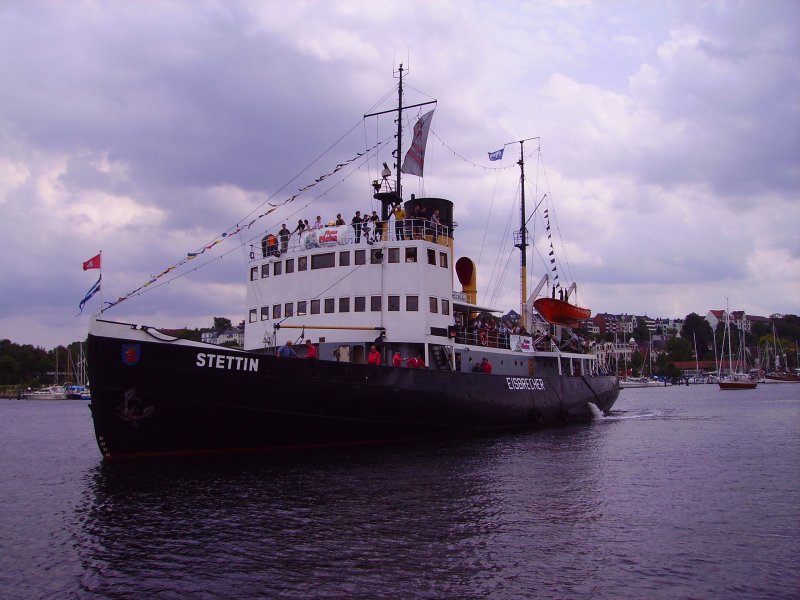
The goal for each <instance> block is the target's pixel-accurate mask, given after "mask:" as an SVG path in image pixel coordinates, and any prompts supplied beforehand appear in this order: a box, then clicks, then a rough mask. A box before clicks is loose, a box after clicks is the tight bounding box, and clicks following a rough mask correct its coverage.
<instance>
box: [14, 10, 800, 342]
mask: <svg viewBox="0 0 800 600" xmlns="http://www.w3.org/2000/svg"><path fill="white" fill-rule="evenodd" d="M401 63H402V64H403V65H404V69H406V75H405V78H404V87H405V98H404V101H405V103H406V104H413V103H420V102H426V101H430V100H436V102H437V104H436V105H435V107H436V111H435V113H434V118H433V124H432V126H431V133H430V135H429V138H428V146H427V152H426V162H425V172H424V175H425V176H424V177H422V178H417V177H413V176H408V175H407V176H404V178H403V183H404V194H405V196H406V198H408V197H409V195H410V194H411V193H415V194H417V195H418V196H420V195H427V196H433V197H444V198H448V199H450V200H452V201H453V202H454V204H455V219H456V221H457V222H458V227H457V228H456V230H455V251H456V256H457V257H459V256H465V255H466V256H470V257H471V258H472V259H473V260H475V261H476V263H477V265H478V276H479V278H478V282H479V285H478V301H479V303H481V304H486V303H491V305H492V306H495V307H497V308H500V309H503V310H508V309H511V308H518V303H519V273H518V268H519V256H518V255H517V254H513V241H512V239H511V233H510V232H511V230H514V229H518V228H519V206H518V204H517V202H518V199H519V170H518V167H517V165H516V161H517V160H518V159H519V156H520V145H519V144H515V143H513V142H515V141H517V140H520V139H525V138H537V139H533V140H530V141H528V142H526V143H525V145H524V147H523V152H524V154H523V157H524V158H525V171H526V186H525V190H526V205H527V206H526V207H527V209H528V210H527V212H528V217H529V221H528V225H527V227H528V231H529V232H530V233H531V234H532V235H533V236H534V238H533V239H534V242H535V248H533V249H532V250H531V253H530V255H529V258H528V262H529V267H530V268H529V274H528V279H529V282H530V283H531V284H533V285H535V284H536V283H537V282H538V281H539V279H540V277H541V276H543V275H544V274H545V273H548V272H549V263H548V262H547V261H546V258H543V257H546V255H547V252H548V251H549V241H552V242H553V246H554V252H555V255H556V257H557V260H558V262H557V266H558V269H559V270H558V273H559V275H560V280H561V281H562V282H564V283H567V282H570V281H573V280H574V281H575V282H577V285H578V293H577V302H578V303H579V304H581V305H583V306H587V307H589V308H591V310H592V312H593V313H597V312H610V313H628V314H637V315H648V316H651V317H667V318H683V317H685V316H686V315H687V314H689V313H692V312H696V313H698V314H701V315H705V314H706V313H707V312H708V311H709V310H711V309H719V308H725V306H726V302H727V303H728V305H729V307H730V309H731V310H744V311H746V312H747V313H748V314H752V315H764V316H768V315H770V314H773V313H784V314H800V2H797V1H796V0H750V1H719V2H701V1H694V0H691V1H690V0H685V1H676V2H669V1H661V2H657V1H651V2H641V1H636V0H630V1H627V0H604V1H599V2H594V1H589V0H584V1H581V0H576V1H574V2H573V1H566V0H560V1H550V2H548V1H531V2H515V1H511V0H505V1H497V0H494V1H487V2H478V1H469V0H453V1H449V0H424V1H417V0H404V1H402V2H396V1H395V2H388V1H376V0H371V1H350V2H343V1H342V2H335V1H325V2H323V1H321V0H320V1H306V2H303V1H291V2H289V1H287V2H283V1H269V0H266V1H264V0H262V1H254V2H243V1H242V2H235V1H231V2H222V1H203V0H192V1H185V2H182V1H180V0H174V1H169V2H167V1H163V2H161V1H157V0H153V1H149V2H125V1H119V2H114V1H108V2H97V1H85V2H84V1H79V0H76V1H73V2H56V1H52V2H38V1H30V2H16V1H3V2H0V80H2V82H3V83H2V86H0V240H2V248H3V251H4V252H3V255H4V260H2V261H0V282H2V293H0V339H2V338H8V339H10V340H11V341H13V342H16V343H20V344H33V345H36V346H41V347H44V348H48V349H49V348H53V347H55V346H56V345H59V344H68V343H71V342H73V341H77V340H82V339H84V338H85V336H86V333H87V327H88V323H89V315H90V314H91V313H92V312H95V311H96V310H98V308H99V305H100V304H99V303H100V301H101V300H102V301H104V302H109V301H114V300H116V299H118V298H120V297H126V296H127V295H128V294H129V293H130V292H131V291H134V290H139V288H141V286H142V285H144V284H145V283H146V282H147V281H149V280H150V279H152V278H153V277H154V276H157V275H159V274H161V273H162V272H163V271H164V270H166V269H167V268H169V267H170V266H173V265H176V264H179V263H181V262H183V263H184V264H182V265H181V266H179V268H177V269H175V270H174V271H171V272H170V273H169V274H168V275H166V276H161V277H159V278H158V279H157V281H156V282H155V283H153V284H151V285H150V286H147V287H146V288H143V290H140V291H139V292H138V293H136V294H133V295H131V296H129V297H127V298H126V299H125V300H124V301H123V302H120V303H119V304H117V305H115V306H114V307H112V308H110V309H108V310H107V311H106V312H105V313H104V315H105V316H106V317H108V318H110V319H114V320H122V321H125V322H136V323H143V324H147V325H152V326H156V327H166V328H178V327H206V326H210V325H211V324H212V319H213V317H215V316H224V317H227V318H230V319H231V320H232V321H233V322H239V321H241V320H242V319H244V317H245V314H246V307H245V305H244V304H245V285H246V280H247V253H248V252H249V247H250V244H252V243H255V241H256V240H258V239H260V237H261V236H262V235H263V234H264V232H265V231H266V230H268V229H271V230H277V229H278V228H279V227H280V224H281V223H282V222H287V223H290V224H291V223H293V222H296V220H297V219H298V218H300V217H302V218H305V219H309V220H311V221H313V219H314V218H315V216H316V215H322V216H323V217H324V218H325V219H326V220H327V219H329V218H333V217H334V216H335V214H336V213H342V214H343V216H344V217H345V219H346V220H348V221H349V219H350V217H351V216H352V214H353V213H354V212H355V210H361V211H364V210H372V209H375V208H377V206H376V203H375V201H373V200H372V197H371V193H372V188H371V185H370V184H371V182H372V180H373V179H375V178H376V177H377V176H378V175H377V174H378V172H379V170H380V168H381V163H382V162H384V161H387V162H389V163H390V164H392V167H393V160H394V159H393V157H392V156H391V153H390V152H391V147H392V143H393V142H392V141H391V136H392V132H393V130H394V128H395V127H396V126H395V124H394V122H393V118H392V116H391V115H389V116H382V117H369V118H364V115H365V114H367V113H369V112H373V111H377V110H388V109H390V108H392V106H393V102H394V101H395V98H396V97H395V96H394V95H393V94H394V93H395V92H393V90H394V88H395V87H396V85H397V79H396V73H397V68H398V66H399V65H400V64H401ZM428 109H429V108H422V109H411V110H409V111H407V113H406V114H405V116H404V118H403V125H404V128H405V131H406V132H407V133H406V134H405V136H406V137H405V140H406V143H405V144H404V148H403V152H405V150H406V148H407V141H408V140H410V135H409V134H408V132H409V131H410V130H411V128H412V127H413V124H414V122H415V121H416V119H417V118H418V117H419V115H420V114H421V112H422V111H425V110H428ZM385 142H388V144H387V143H385ZM509 143H510V144H509ZM506 144H509V145H507V146H506ZM374 146H378V147H379V148H378V151H377V152H375V151H371V150H370V151H369V152H366V154H365V155H364V156H362V157H361V158H359V159H357V160H355V161H353V162H350V163H348V166H347V167H346V168H343V169H341V170H340V171H338V172H337V173H335V174H333V175H332V176H330V177H329V178H326V179H325V180H324V181H323V182H321V183H320V184H317V185H315V186H313V187H312V188H310V189H308V190H306V192H304V193H302V194H300V195H298V196H297V197H296V198H295V199H294V200H293V201H291V202H288V203H287V202H285V201H286V200H287V199H288V198H289V197H291V196H292V195H293V194H295V193H297V191H298V190H299V189H300V188H303V187H305V186H307V185H308V184H310V183H312V182H314V180H315V179H317V178H319V177H320V176H322V175H324V174H328V173H331V172H332V171H333V169H334V168H335V166H336V165H337V164H339V163H343V162H345V161H349V160H350V159H351V158H353V157H355V156H356V155H357V154H358V153H360V152H365V151H367V150H369V149H371V148H373V147H374ZM503 147H505V154H504V158H503V160H502V161H496V162H490V161H489V160H488V152H491V151H494V150H498V149H500V148H503ZM392 170H394V168H393V169H392ZM274 205H277V206H278V208H277V209H276V210H275V211H273V212H272V213H270V214H269V215H267V216H264V217H261V218H258V219H257V220H256V223H255V224H253V225H251V226H250V227H249V228H247V227H244V228H243V229H242V231H240V232H239V233H236V234H235V235H231V236H229V237H226V238H220V236H221V234H222V233H223V232H230V231H234V230H235V229H236V228H238V227H239V226H246V225H247V224H248V223H249V222H250V221H251V220H252V219H253V218H256V217H258V216H259V215H263V214H264V213H265V212H266V210H267V209H269V208H271V207H272V206H274ZM534 209H535V210H534ZM545 209H547V211H548V212H547V216H548V217H549V219H550V224H551V235H552V237H551V238H550V240H548V238H547V235H546V233H545V216H544V210H545ZM217 239H222V242H221V243H219V244H217V245H216V246H214V247H213V248H211V249H210V250H208V251H206V252H204V253H203V254H202V255H201V256H200V257H198V258H197V259H193V260H191V261H188V262H187V261H185V259H186V257H187V254H188V253H189V252H197V251H198V249H202V248H203V247H204V246H205V245H208V244H210V243H212V242H213V241H215V240H217ZM101 250H102V253H103V254H102V256H103V269H102V276H103V283H102V291H101V294H99V295H98V296H95V298H93V299H92V300H90V301H89V302H88V303H87V305H86V307H85V309H84V311H83V314H81V315H79V311H78V303H79V302H80V300H81V299H82V298H83V297H84V294H85V293H86V292H87V290H88V289H89V288H90V287H91V286H92V284H93V283H94V282H95V281H96V279H97V276H98V274H99V272H98V271H97V270H88V271H83V269H82V263H83V262H84V261H86V260H88V259H90V258H91V257H93V256H95V255H96V254H97V253H98V252H99V251H101ZM100 295H102V298H100V297H99V296H100Z"/></svg>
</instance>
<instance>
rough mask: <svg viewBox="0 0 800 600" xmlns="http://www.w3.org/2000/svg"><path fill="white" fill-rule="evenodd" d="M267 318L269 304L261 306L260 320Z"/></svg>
mask: <svg viewBox="0 0 800 600" xmlns="http://www.w3.org/2000/svg"><path fill="white" fill-rule="evenodd" d="M268 319H269V306H262V307H261V320H262V321H266V320H268Z"/></svg>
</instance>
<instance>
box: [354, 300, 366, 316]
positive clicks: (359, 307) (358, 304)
mask: <svg viewBox="0 0 800 600" xmlns="http://www.w3.org/2000/svg"><path fill="white" fill-rule="evenodd" d="M366 310H367V297H366V296H356V298H355V311H356V312H366Z"/></svg>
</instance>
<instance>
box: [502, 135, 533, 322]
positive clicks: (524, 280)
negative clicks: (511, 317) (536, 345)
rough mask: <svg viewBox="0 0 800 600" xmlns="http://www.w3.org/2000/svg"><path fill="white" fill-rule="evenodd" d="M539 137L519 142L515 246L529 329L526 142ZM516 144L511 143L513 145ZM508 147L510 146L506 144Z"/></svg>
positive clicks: (521, 302) (522, 305) (522, 309)
mask: <svg viewBox="0 0 800 600" xmlns="http://www.w3.org/2000/svg"><path fill="white" fill-rule="evenodd" d="M538 139H539V138H538V137H532V138H525V139H524V140H517V142H518V143H519V160H518V161H517V164H518V165H519V187H520V197H519V204H520V206H519V215H520V219H519V231H517V232H515V233H514V242H515V243H514V246H516V247H517V248H519V252H520V259H519V306H520V315H521V316H520V319H521V321H522V326H523V327H524V328H526V329H527V327H528V323H527V317H526V314H525V313H526V310H525V307H526V306H527V301H528V273H527V271H528V245H529V244H528V230H527V229H526V228H525V142H528V141H530V140H538ZM513 143H514V142H509V144H513ZM506 146H508V144H506Z"/></svg>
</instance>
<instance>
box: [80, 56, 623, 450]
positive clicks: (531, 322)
mask: <svg viewBox="0 0 800 600" xmlns="http://www.w3.org/2000/svg"><path fill="white" fill-rule="evenodd" d="M398 73H399V78H398V79H399V81H398V94H397V96H398V103H397V106H396V107H395V108H393V109H392V112H395V113H396V115H397V119H398V123H400V122H401V121H402V119H400V115H401V114H402V112H403V110H405V109H407V108H411V106H406V107H404V106H403V75H404V72H403V67H402V65H401V66H400V68H399V70H398ZM424 104H426V103H422V104H420V105H413V106H422V105H424ZM384 112H389V111H384ZM373 114H380V113H373ZM368 116H370V115H365V117H368ZM396 137H397V150H396V153H394V152H393V154H394V155H395V156H396V157H398V163H399V157H400V156H402V155H401V144H402V133H401V129H400V126H399V125H398V135H397V136H396ZM524 141H525V140H523V141H520V163H519V164H520V177H521V182H522V184H523V185H522V186H521V187H522V190H523V191H522V194H523V201H522V211H521V212H522V217H523V219H524V218H525V208H524V206H525V205H524V155H523V150H522V149H523V143H524ZM394 166H395V168H396V170H395V178H392V171H391V168H390V167H389V166H388V164H386V163H384V169H383V172H382V174H381V175H382V179H378V180H375V181H374V182H373V197H372V199H373V200H375V201H377V203H379V204H380V210H381V214H380V215H379V219H377V220H375V221H371V222H370V225H371V230H369V231H367V230H364V229H361V230H360V229H359V227H358V226H357V225H356V226H355V227H354V226H353V225H352V224H345V225H341V224H339V225H336V224H332V225H329V226H326V227H323V228H319V229H313V230H311V231H308V230H306V231H304V232H302V234H299V235H296V236H293V237H292V240H291V243H289V244H287V245H285V246H282V247H280V248H275V247H273V246H272V245H270V246H267V244H266V242H265V243H264V244H263V245H260V244H254V245H251V250H250V253H249V258H245V262H246V265H245V267H244V268H243V274H244V276H245V279H246V282H247V292H246V298H245V302H246V311H245V315H246V318H245V331H244V342H243V348H242V349H237V348H229V347H223V346H218V345H214V344H209V343H203V342H198V341H192V340H187V339H180V338H176V337H174V336H172V335H168V334H167V333H165V332H163V331H161V330H159V329H157V328H154V327H150V326H148V325H145V324H140V323H126V322H122V321H118V320H113V319H109V318H108V317H107V314H106V312H105V311H100V312H99V313H97V314H95V315H94V316H93V317H92V319H91V323H90V327H89V336H88V343H87V356H88V369H89V379H90V380H91V382H92V393H91V403H90V408H91V413H92V419H93V422H94V429H95V434H96V439H97V443H98V447H99V448H100V452H101V454H102V455H103V457H104V458H106V459H116V458H132V457H142V456H154V455H174V454H194V453H212V452H241V451H247V452H251V451H264V450H274V449H295V448H309V447H314V448H320V447H329V446H342V445H361V444H386V443H418V442H421V441H426V440H441V439H452V438H462V437H468V436H476V435H498V434H506V433H509V432H520V431H534V430H537V429H541V428H547V427H554V426H565V425H570V424H573V423H588V422H590V421H591V420H593V419H594V418H596V416H597V415H598V413H608V412H609V411H610V410H611V408H612V406H613V404H614V402H615V400H616V399H617V396H618V394H619V382H618V378H617V377H616V376H615V375H613V374H611V373H610V372H608V371H607V370H606V369H605V368H604V366H603V365H602V364H601V362H600V361H599V358H598V356H597V355H595V354H592V353H590V352H589V351H588V350H587V348H586V347H583V346H582V345H581V344H579V343H578V344H576V343H572V342H574V340H572V342H571V340H570V338H569V337H567V340H566V341H565V342H562V341H561V339H560V334H561V329H560V327H561V326H560V325H559V324H558V323H553V324H550V323H548V322H547V321H546V320H545V319H544V318H542V317H541V315H536V314H535V311H534V310H533V308H532V306H533V300H534V298H532V297H526V296H527V289H526V288H527V285H526V283H525V273H526V269H525V255H526V252H525V250H526V247H527V246H528V245H530V244H529V241H528V238H527V232H526V230H525V228H524V223H525V221H524V220H523V221H522V223H521V227H520V231H519V232H517V233H516V234H515V241H516V242H517V243H516V244H515V245H516V246H517V247H518V248H519V249H520V251H521V270H522V274H521V277H522V282H523V285H522V287H521V302H520V304H521V310H522V313H523V314H522V315H521V319H522V322H523V325H525V326H523V327H522V328H520V329H519V330H517V333H510V332H508V331H503V330H499V329H496V328H494V327H485V325H486V324H487V323H486V322H487V321H489V322H490V324H493V323H494V322H495V321H494V320H493V318H492V317H495V316H497V315H499V314H500V313H501V311H500V310H498V309H496V308H494V307H492V306H486V305H484V304H482V303H480V302H479V301H478V290H477V284H476V281H477V266H476V265H475V263H474V262H473V261H472V260H471V259H470V258H468V257H466V256H462V257H461V258H459V259H458V260H456V259H455V253H454V248H455V235H454V229H455V225H456V223H455V220H454V216H455V210H456V203H455V202H453V201H452V200H450V199H446V198H439V197H416V196H415V195H413V194H412V195H411V196H410V197H409V198H404V196H403V194H402V181H401V172H402V169H401V168H400V167H399V165H398V164H395V165H394ZM376 206H377V204H376ZM401 207H402V209H403V212H402V213H399V212H398V208H401ZM398 214H400V215H404V217H405V218H403V219H399V218H398V217H397V215H398ZM543 281H547V276H545V278H543ZM456 282H458V284H456ZM456 287H459V288H460V289H455V288H456ZM540 287H541V285H540ZM481 323H482V325H483V326H481ZM526 326H527V328H526ZM528 330H530V332H529V331H528Z"/></svg>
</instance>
